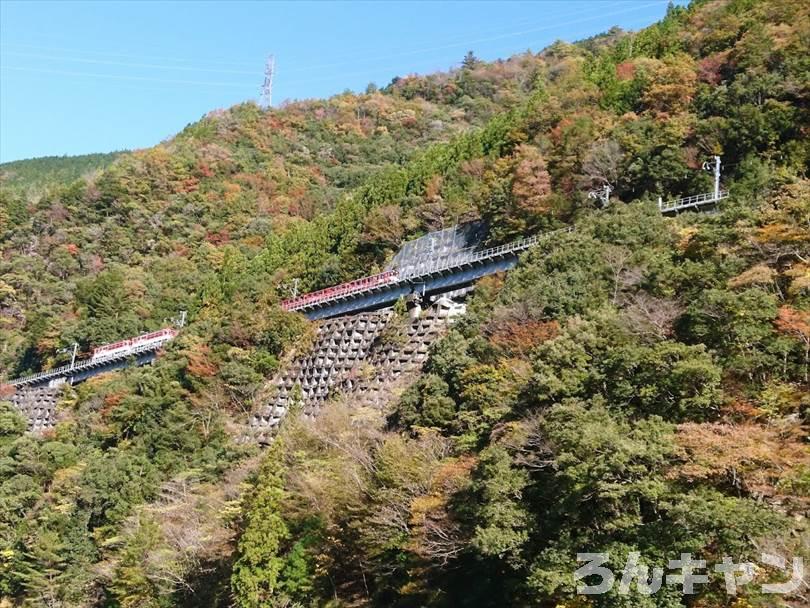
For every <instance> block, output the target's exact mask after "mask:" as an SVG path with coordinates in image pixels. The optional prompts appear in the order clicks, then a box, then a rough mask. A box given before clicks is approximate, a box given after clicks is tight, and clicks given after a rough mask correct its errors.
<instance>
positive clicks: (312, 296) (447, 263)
mask: <svg viewBox="0 0 810 608" xmlns="http://www.w3.org/2000/svg"><path fill="white" fill-rule="evenodd" d="M572 230H573V227H571V226H568V227H566V228H561V229H559V230H552V231H551V232H545V233H543V234H538V235H534V236H530V237H528V238H525V239H521V240H520V241H514V242H512V243H507V244H505V245H497V246H495V247H490V248H488V249H482V250H481V251H475V250H474V248H472V247H470V248H466V249H460V250H459V251H457V252H456V253H454V254H452V255H451V256H449V257H446V258H443V259H442V260H441V261H439V262H437V263H436V264H434V265H431V266H427V267H422V268H419V269H418V270H417V269H415V270H413V271H411V272H409V273H407V274H401V275H400V274H398V273H397V272H396V271H393V270H389V271H387V272H383V273H380V274H376V275H371V276H369V277H364V278H362V279H357V280H355V281H352V282H350V283H344V284H343V285H336V286H335V287H328V288H326V289H321V290H319V291H314V292H312V293H309V294H306V295H304V296H300V297H298V298H296V299H295V300H285V301H284V302H282V306H284V308H285V310H301V309H304V308H307V307H309V306H313V305H321V304H328V303H329V302H333V301H335V300H339V299H342V298H345V297H347V296H353V295H360V294H363V293H367V292H369V291H371V290H373V289H376V288H378V287H380V286H388V285H398V284H401V283H404V282H407V281H413V280H414V279H418V278H420V277H426V276H429V275H431V274H435V273H437V272H443V271H445V270H450V269H453V268H457V267H459V266H462V265H464V264H469V263H475V262H481V261H484V260H488V259H492V258H496V257H499V256H502V255H508V254H510V253H516V252H518V251H523V250H525V249H529V248H531V247H533V246H534V245H536V244H537V243H539V242H541V241H543V240H546V239H548V238H551V237H552V236H555V235H558V234H563V233H566V232H571V231H572ZM383 279H386V280H383ZM387 279H391V280H387Z"/></svg>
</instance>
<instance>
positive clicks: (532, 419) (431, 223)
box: [0, 0, 810, 608]
mask: <svg viewBox="0 0 810 608" xmlns="http://www.w3.org/2000/svg"><path fill="white" fill-rule="evenodd" d="M808 51H810V14H809V11H808V8H807V6H806V5H805V3H802V2H798V1H795V0H773V1H769V2H754V1H750V0H728V1H723V0H716V1H712V2H696V3H694V4H692V5H691V6H690V7H689V8H687V9H680V8H673V9H670V11H669V12H668V15H667V17H666V18H665V19H664V20H663V21H662V22H661V23H659V24H656V25H654V26H651V27H650V28H647V29H645V30H643V31H641V32H637V33H624V32H619V31H611V32H609V33H608V34H606V35H604V36H599V37H596V38H594V39H590V40H587V41H584V42H581V43H578V44H573V45H572V44H567V43H556V44H554V45H552V46H551V47H549V48H547V49H545V50H544V51H542V52H541V53H539V54H536V55H535V54H531V53H526V54H522V55H518V56H515V57H513V58H511V59H509V60H507V61H503V62H496V63H491V64H490V63H483V62H479V61H477V60H476V59H475V58H474V57H472V56H468V57H467V58H466V60H465V62H464V64H463V66H462V67H461V68H459V69H458V70H455V71H452V72H449V73H445V74H437V75H431V76H426V77H407V78H402V79H398V80H396V81H394V82H393V83H391V85H389V86H388V87H386V88H385V89H383V90H381V91H377V90H369V91H368V92H367V93H365V94H363V95H350V94H346V95H340V96H337V97H334V98H332V99H329V100H323V101H318V100H313V101H306V102H299V103H293V104H290V105H288V106H286V107H284V108H280V109H273V110H269V111H264V110H261V109H259V108H257V107H256V106H254V105H252V104H245V105H241V106H237V107H234V108H231V109H228V110H223V111H217V112H213V113H211V114H210V115H209V116H207V117H205V118H204V119H202V120H201V121H200V122H198V123H195V124H193V125H189V126H188V127H187V128H186V129H184V130H183V131H182V132H181V133H180V134H178V135H177V137H175V138H174V139H172V140H170V141H168V142H166V143H164V144H161V145H160V146H157V147H155V148H152V149H149V150H144V151H139V152H134V153H129V154H124V155H122V156H120V157H119V158H117V159H116V160H115V162H114V163H113V164H112V165H111V166H110V167H108V168H107V169H105V170H104V171H102V172H101V173H100V174H99V175H97V176H93V177H91V178H89V179H83V180H79V181H75V182H72V183H68V184H64V185H61V186H59V187H56V188H53V189H52V190H50V191H49V192H47V193H46V194H44V195H43V196H41V197H37V198H35V199H29V198H27V197H26V196H24V195H23V194H20V193H18V192H14V191H9V190H4V191H3V195H2V196H3V198H2V207H0V243H2V259H0V275H2V278H0V368H2V370H3V371H4V372H5V375H6V376H11V375H14V374H17V373H21V372H24V371H27V370H36V369H39V368H41V367H47V366H50V365H52V364H55V363H57V362H59V361H60V357H63V356H64V355H60V354H59V352H58V351H59V349H61V348H64V347H66V346H68V345H69V344H71V343H72V342H73V341H74V340H76V341H79V342H80V344H81V345H82V347H83V348H87V347H89V346H90V345H92V344H95V343H99V342H101V341H106V340H112V339H116V338H120V337H124V336H127V335H131V334H134V333H137V332H138V331H141V330H143V329H151V328H156V327H159V326H161V325H162V323H163V319H165V318H168V317H171V316H174V315H175V314H176V313H177V311H178V310H180V309H183V310H188V311H189V321H190V323H189V326H188V328H187V329H186V330H185V331H184V332H183V334H182V335H181V337H179V338H178V339H177V340H176V341H175V342H174V343H173V344H172V346H171V347H170V348H169V349H168V350H167V352H166V353H165V355H164V356H163V357H161V358H160V360H159V361H158V362H157V364H156V365H155V366H154V367H152V368H149V369H132V370H129V371H127V372H124V373H120V374H111V375H109V376H106V377H102V378H98V379H95V380H92V381H90V382H87V383H85V384H83V385H80V386H78V387H77V388H76V389H75V390H68V391H66V393H65V401H64V404H63V411H64V412H65V420H64V422H63V423H62V424H61V425H60V426H59V427H57V429H56V430H55V431H54V432H53V433H52V434H49V435H48V436H46V437H42V438H34V437H31V436H27V435H25V434H24V433H23V432H22V431H23V429H24V423H23V422H22V421H21V419H20V417H19V416H18V415H16V413H15V412H14V411H13V410H12V409H11V408H10V407H4V409H3V410H2V412H1V414H2V415H1V416H0V420H1V421H2V422H0V433H1V434H0V462H1V463H2V473H1V474H0V483H2V485H0V545H2V546H0V593H2V594H3V595H4V596H5V597H7V598H8V601H9V602H12V605H16V604H19V605H26V606H41V605H50V606H127V607H135V606H138V607H140V606H181V605H186V606H229V605H236V606H244V607H251V608H252V607H259V606H292V605H302V606H310V605H312V606H321V605H334V606H344V605H346V606H348V605H379V606H504V605H521V606H523V605H525V606H549V607H559V606H566V607H570V608H574V607H580V606H598V607H608V606H610V607H613V606H628V607H630V606H632V607H639V606H641V607H644V606H650V607H653V606H655V607H661V608H664V607H671V606H681V605H690V606H736V607H738V608H739V607H741V606H777V605H783V604H782V603H784V602H785V601H788V602H793V605H795V606H800V605H803V604H802V602H804V601H806V594H807V589H806V588H804V590H803V591H799V592H798V593H796V594H794V595H793V596H792V597H788V598H785V597H778V596H767V595H762V594H760V593H759V588H760V585H761V584H762V583H763V582H768V581H769V580H770V581H773V580H782V579H783V578H784V577H782V576H781V575H780V574H779V573H778V572H777V571H776V570H773V569H767V568H763V569H760V570H758V571H757V578H756V582H755V583H752V584H751V585H749V586H746V587H745V588H744V589H742V590H741V595H742V597H736V598H734V597H730V596H728V595H726V592H725V589H724V585H723V577H722V575H720V574H717V573H712V574H711V582H710V583H709V584H707V585H702V586H700V587H699V588H698V593H697V594H696V595H693V596H688V597H685V596H682V595H681V592H680V589H679V588H678V587H676V586H673V585H664V586H663V587H662V589H661V591H660V592H658V593H656V594H653V595H645V594H643V593H642V592H641V591H640V590H638V589H637V588H633V589H631V591H630V594H629V595H624V596H623V595H619V594H618V591H617V590H616V589H614V591H613V592H611V593H609V594H607V595H601V596H590V597H589V598H587V599H586V598H583V597H582V596H577V595H576V590H575V584H574V578H573V572H574V570H575V569H576V568H577V567H578V564H577V563H576V553H577V552H609V553H610V554H611V561H610V565H611V566H612V567H613V568H614V570H616V571H620V570H621V568H622V567H623V564H624V562H625V558H626V557H627V555H629V554H631V553H633V552H639V553H640V554H641V559H642V561H643V563H644V564H647V565H650V566H660V567H664V568H666V566H667V561H668V560H670V559H676V558H677V557H678V556H679V555H680V554H681V553H685V552H691V553H693V554H695V555H696V556H697V557H699V558H700V559H706V560H707V561H709V562H710V563H715V562H718V561H720V560H721V559H722V556H724V555H728V556H732V557H733V558H734V559H735V560H736V561H745V560H752V561H756V560H758V559H759V556H760V553H761V552H762V551H763V550H768V551H770V552H772V553H774V552H781V553H782V554H785V555H791V556H793V555H799V556H802V555H803V556H804V557H805V559H810V551H808V536H809V533H808V530H807V523H806V519H805V517H806V513H807V508H808V495H809V494H810V454H809V453H808V444H807V436H808V426H807V425H808V423H809V422H810V420H808V417H809V416H810V409H809V408H810V400H808V394H809V393H810V391H808V388H810V384H809V383H808V363H809V362H808V358H809V357H810V351H808V349H809V348H810V183H809V182H808V180H807V168H808V160H809V159H810V144H808V137H807V135H808V127H809V126H810V121H809V120H808V112H809V111H810V110H809V109H808V96H810V90H808V86H809V82H808V78H807V74H808V72H810V59H808V57H810V53H809V52H808ZM713 154H719V155H721V156H722V158H723V161H724V166H725V169H724V185H725V187H727V188H728V189H729V191H730V193H731V196H730V198H729V199H728V201H726V202H724V204H723V205H722V206H721V207H720V210H719V213H717V214H715V215H695V214H686V215H683V216H680V217H677V218H665V217H662V216H661V215H660V214H659V213H658V210H657V208H656V206H655V202H654V201H656V200H657V198H658V196H663V197H664V198H670V197H676V196H679V195H688V194H695V193H698V192H704V191H708V190H710V188H711V185H710V184H711V176H710V175H709V174H707V173H706V172H703V171H702V170H701V164H702V162H703V161H704V160H705V159H706V157H707V156H709V155H713ZM605 184H609V185H610V186H611V187H612V188H613V193H614V196H613V199H612V203H611V205H610V206H609V207H608V208H606V209H597V208H595V206H594V204H593V201H591V200H590V199H588V198H587V196H586V194H587V192H588V190H590V189H592V188H597V187H600V186H603V185H605ZM472 218H484V219H486V220H488V221H489V223H490V225H491V226H492V235H491V239H492V240H493V241H496V242H502V241H506V240H509V239H511V238H515V237H518V236H521V235H528V234H531V233H536V232H540V231H544V230H547V229H551V228H555V227H558V226H562V225H565V224H572V225H574V226H575V230H574V231H573V232H572V233H570V234H567V235H564V236H561V237H560V238H558V239H554V240H552V241H549V242H547V243H544V244H543V245H542V246H539V247H538V248H536V249H535V250H533V251H531V252H529V253H528V254H527V255H526V256H525V258H524V259H523V260H522V261H521V264H520V265H519V266H518V268H516V269H515V270H514V271H512V272H510V273H509V274H508V275H507V276H504V277H495V278H491V279H487V280H484V281H481V283H480V284H479V286H478V288H477V289H476V292H475V294H474V296H473V297H472V299H471V301H470V302H469V307H468V314H467V316H466V317H465V318H464V319H463V320H462V321H460V322H459V324H458V325H457V326H456V328H455V329H454V330H453V331H452V332H451V333H450V334H449V335H448V336H447V337H446V338H445V339H443V340H442V341H441V342H439V343H438V344H437V345H436V346H435V347H434V349H433V352H432V354H431V357H430V359H429V360H428V363H427V366H426V368H425V370H424V373H423V374H422V376H421V377H420V379H419V380H418V382H417V383H416V384H415V385H414V386H412V387H411V388H410V389H409V390H408V391H407V392H406V394H405V395H404V396H403V398H402V399H401V400H400V401H399V403H397V404H396V406H395V407H394V408H393V409H392V411H388V412H366V411H358V410H357V409H354V408H352V407H351V404H342V403H339V402H337V403H334V404H332V405H331V406H328V407H327V408H325V409H324V414H323V415H322V416H321V417H319V418H318V419H317V420H316V421H314V422H312V423H305V422H303V421H299V420H297V419H296V418H295V416H288V417H287V419H286V421H285V424H284V425H283V428H282V430H281V432H280V435H279V437H278V439H277V441H276V442H275V443H274V444H273V445H272V447H271V448H269V449H268V450H266V451H265V452H263V453H259V452H258V450H257V449H256V448H255V447H254V446H250V445H244V444H242V443H239V442H238V441H237V439H238V437H239V425H240V424H241V423H242V422H244V420H245V419H246V417H247V414H248V413H249V411H250V410H251V409H252V408H253V407H254V403H253V398H254V396H255V395H256V394H257V391H258V390H259V388H260V387H261V386H262V384H263V383H264V382H265V381H266V379H267V378H269V377H270V376H271V375H272V374H273V372H274V371H275V370H276V369H278V367H279V365H282V364H283V363H280V361H283V360H284V359H285V357H288V356H289V355H290V354H291V353H292V352H293V351H294V350H295V348H299V349H301V348H304V347H305V344H306V337H307V336H308V335H309V334H311V327H310V326H309V323H308V322H307V321H306V320H304V319H303V318H301V317H300V316H298V315H295V314H290V313H285V312H283V311H282V310H281V309H280V308H279V306H278V302H279V301H280V299H281V298H283V297H285V296H286V295H287V294H288V293H289V289H290V286H291V284H292V281H293V280H294V279H298V280H299V281H300V287H301V289H305V290H306V289H312V288H317V287H322V286H325V285H329V284H332V283H335V282H337V281H341V280H346V279H350V278H355V277H358V276H361V275H363V274H368V273H370V272H373V271H374V270H375V269H376V268H380V267H381V266H382V264H383V263H384V262H385V260H386V259H387V258H388V257H389V256H390V254H391V253H392V252H393V251H394V250H395V249H396V248H397V247H398V245H399V244H400V243H401V241H402V240H403V239H405V238H409V237H412V236H416V235H418V234H421V233H424V232H425V231H428V230H432V229H436V228H439V227H442V226H446V225H451V224H453V223H455V222H456V221H459V220H463V219H472ZM802 593H804V594H805V595H804V599H803V597H802V595H801V594H802ZM780 602H782V603H780ZM15 603H16V604H15Z"/></svg>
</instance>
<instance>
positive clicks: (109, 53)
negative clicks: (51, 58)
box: [0, 42, 254, 66]
mask: <svg viewBox="0 0 810 608" xmlns="http://www.w3.org/2000/svg"><path fill="white" fill-rule="evenodd" d="M0 46H5V47H23V48H29V49H37V50H40V51H58V52H60V53H74V54H79V55H101V56H103V57H129V58H132V59H155V60H158V61H174V62H177V63H183V62H189V61H194V60H192V59H175V58H171V57H159V56H156V55H140V54H139V55H135V54H132V53H116V52H114V51H83V50H79V49H69V48H65V47H54V46H40V45H36V44H24V43H21V42H4V43H2V44H0ZM206 63H212V64H217V65H243V66H250V65H254V63H253V62H247V61H218V60H210V61H209V60H206Z"/></svg>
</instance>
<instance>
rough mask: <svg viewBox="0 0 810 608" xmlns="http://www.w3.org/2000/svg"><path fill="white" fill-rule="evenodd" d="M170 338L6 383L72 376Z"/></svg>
mask: <svg viewBox="0 0 810 608" xmlns="http://www.w3.org/2000/svg"><path fill="white" fill-rule="evenodd" d="M170 340H171V338H167V339H166V340H161V341H160V342H152V343H150V344H140V345H138V346H134V347H132V348H130V349H128V350H126V351H124V352H119V353H116V354H111V355H108V356H106V357H96V358H95V359H90V360H88V361H83V362H81V363H77V364H76V365H63V366H61V367H55V368H53V369H48V370H45V371H42V372H37V373H36V374H30V375H28V376H22V377H20V378H15V379H14V380H11V381H9V382H8V384H10V385H12V386H21V385H24V384H33V383H36V382H37V381H39V380H48V379H50V378H59V377H61V376H72V375H74V374H76V373H77V372H81V371H84V370H88V369H93V368H94V367H98V366H99V365H104V364H106V363H111V362H113V361H120V360H122V359H127V358H129V357H131V356H133V355H139V354H141V353H145V352H149V351H153V350H159V349H161V348H162V347H163V346H164V345H165V344H166V343H167V342H169V341H170Z"/></svg>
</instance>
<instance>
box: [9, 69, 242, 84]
mask: <svg viewBox="0 0 810 608" xmlns="http://www.w3.org/2000/svg"><path fill="white" fill-rule="evenodd" d="M3 70H15V71H17V72H38V73H42V74H61V75H64V76H92V77H94V78H110V79H113V80H137V81H139V82H166V83H171V84H196V85H202V86H212V87H235V88H240V89H248V88H253V87H254V86H255V85H253V84H241V83H238V82H204V81H199V80H169V79H165V78H146V77H141V76H118V75H115V74H97V73H93V72H73V71H68V70H47V69H40V68H24V67H18V66H10V65H4V66H0V71H3Z"/></svg>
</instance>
